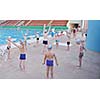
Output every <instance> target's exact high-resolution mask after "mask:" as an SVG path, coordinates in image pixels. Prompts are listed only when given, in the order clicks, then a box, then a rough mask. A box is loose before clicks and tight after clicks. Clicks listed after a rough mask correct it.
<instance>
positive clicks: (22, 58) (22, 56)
mask: <svg viewBox="0 0 100 100" xmlns="http://www.w3.org/2000/svg"><path fill="white" fill-rule="evenodd" d="M8 41H9V42H11V43H12V44H13V45H15V46H16V47H17V48H18V49H19V51H20V58H19V59H20V62H19V67H20V69H21V70H25V60H26V46H25V43H24V42H22V41H20V45H17V44H16V43H14V42H12V41H11V40H8Z"/></svg>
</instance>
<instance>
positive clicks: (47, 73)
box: [46, 66, 49, 78]
mask: <svg viewBox="0 0 100 100" xmlns="http://www.w3.org/2000/svg"><path fill="white" fill-rule="evenodd" d="M46 75H47V78H49V67H48V66H47V72H46Z"/></svg>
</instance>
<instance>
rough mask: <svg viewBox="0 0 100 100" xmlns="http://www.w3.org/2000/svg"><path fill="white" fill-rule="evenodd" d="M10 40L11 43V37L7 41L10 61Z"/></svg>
mask: <svg viewBox="0 0 100 100" xmlns="http://www.w3.org/2000/svg"><path fill="white" fill-rule="evenodd" d="M9 40H10V41H11V36H9V37H8V41H7V50H8V59H10V52H11V42H9Z"/></svg>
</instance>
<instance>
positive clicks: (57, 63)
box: [54, 54, 58, 66]
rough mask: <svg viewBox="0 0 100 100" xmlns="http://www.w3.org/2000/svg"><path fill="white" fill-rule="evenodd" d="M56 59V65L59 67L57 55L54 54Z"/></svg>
mask: <svg viewBox="0 0 100 100" xmlns="http://www.w3.org/2000/svg"><path fill="white" fill-rule="evenodd" d="M54 58H55V61H56V65H57V66H58V61H57V58H56V55H55V54H54Z"/></svg>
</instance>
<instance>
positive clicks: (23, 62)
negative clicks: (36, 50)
mask: <svg viewBox="0 0 100 100" xmlns="http://www.w3.org/2000/svg"><path fill="white" fill-rule="evenodd" d="M22 64H23V69H24V70H25V60H23V61H22Z"/></svg>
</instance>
